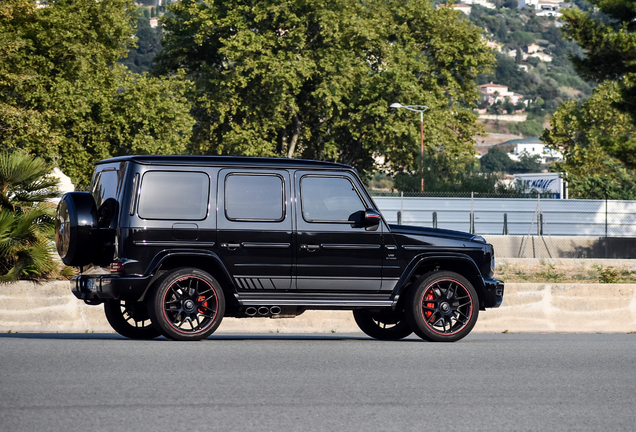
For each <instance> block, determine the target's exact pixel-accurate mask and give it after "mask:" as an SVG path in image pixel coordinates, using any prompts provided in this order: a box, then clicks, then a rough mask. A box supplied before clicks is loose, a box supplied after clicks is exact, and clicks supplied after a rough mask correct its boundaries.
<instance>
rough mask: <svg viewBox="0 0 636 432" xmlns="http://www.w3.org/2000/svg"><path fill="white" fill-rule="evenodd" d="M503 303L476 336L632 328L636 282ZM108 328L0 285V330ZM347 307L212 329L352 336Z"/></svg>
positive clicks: (56, 295) (520, 286) (527, 291)
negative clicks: (345, 334) (343, 334)
mask: <svg viewBox="0 0 636 432" xmlns="http://www.w3.org/2000/svg"><path fill="white" fill-rule="evenodd" d="M505 289H506V292H505V295H504V303H503V305H502V306H501V307H500V308H498V309H488V310H486V311H480V316H479V320H478V321H477V325H476V326H475V329H474V330H473V332H477V333H502V332H508V333H628V332H636V284H545V283H509V284H506V288H505ZM10 331H11V332H20V333H25V332H63V333H66V332H69V333H85V332H86V333H112V332H113V331H112V329H111V328H110V325H109V324H108V322H107V321H106V318H105V317H104V312H103V308H102V307H100V306H88V305H85V304H84V303H83V302H81V301H79V300H77V299H76V298H75V297H74V296H73V294H71V292H70V289H69V282H66V281H53V282H46V283H42V284H37V283H34V282H27V281H21V282H17V283H12V284H6V283H3V284H0V332H2V333H7V332H10ZM358 332H360V330H359V329H358V327H357V325H356V324H355V321H354V320H353V315H352V314H351V312H350V311H321V310H310V311H307V312H305V313H304V314H302V315H300V316H299V317H297V318H294V319H284V318H283V319H270V318H249V319H247V318H246V319H238V318H226V319H224V320H223V322H222V323H221V326H220V327H219V329H218V330H217V333H358Z"/></svg>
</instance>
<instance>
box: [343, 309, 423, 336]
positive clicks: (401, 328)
mask: <svg viewBox="0 0 636 432" xmlns="http://www.w3.org/2000/svg"><path fill="white" fill-rule="evenodd" d="M353 318H354V319H355V321H356V324H358V327H360V330H362V331H363V332H364V333H366V334H367V335H369V336H371V337H372V338H375V339H381V340H399V339H403V338H405V337H407V336H408V335H410V334H411V333H413V330H411V327H409V325H408V323H407V322H406V319H405V318H404V313H402V312H397V311H393V310H390V309H389V310H384V309H383V310H380V311H374V312H372V311H369V310H366V309H355V310H354V311H353Z"/></svg>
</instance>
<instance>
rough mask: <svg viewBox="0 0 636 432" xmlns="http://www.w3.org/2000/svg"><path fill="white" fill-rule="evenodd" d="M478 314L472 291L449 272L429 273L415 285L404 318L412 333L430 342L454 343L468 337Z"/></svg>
mask: <svg viewBox="0 0 636 432" xmlns="http://www.w3.org/2000/svg"><path fill="white" fill-rule="evenodd" d="M478 315H479V299H478V297H477V293H476V292H475V288H473V286H472V285H471V283H470V282H469V281H468V280H467V279H466V278H464V277H463V276H461V275H459V274H457V273H455V272H450V271H438V272H431V273H428V274H426V275H424V276H422V277H420V278H419V279H418V280H417V281H416V282H415V284H414V286H413V288H412V290H411V292H410V296H409V299H408V301H407V309H406V318H407V321H408V322H409V324H410V326H411V328H412V329H413V331H414V332H415V333H416V334H417V335H418V336H419V337H421V338H422V339H424V340H428V341H432V342H455V341H458V340H460V339H462V338H464V337H465V336H466V335H468V334H469V333H470V332H471V330H472V329H473V327H474V326H475V323H476V322H477V317H478Z"/></svg>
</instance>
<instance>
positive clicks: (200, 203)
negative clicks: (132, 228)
mask: <svg viewBox="0 0 636 432" xmlns="http://www.w3.org/2000/svg"><path fill="white" fill-rule="evenodd" d="M209 196H210V178H209V177H208V175H207V174H205V173H202V172H179V171H149V172H147V173H145V174H144V176H143V179H142V181H141V189H140V193H139V210H138V213H139V217H140V218H142V219H164V220H203V219H205V217H206V216H207V213H208V200H209Z"/></svg>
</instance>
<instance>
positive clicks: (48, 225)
mask: <svg viewBox="0 0 636 432" xmlns="http://www.w3.org/2000/svg"><path fill="white" fill-rule="evenodd" d="M50 172H51V166H50V165H48V164H47V163H46V162H44V160H42V159H41V158H37V157H32V156H29V155H27V154H25V153H23V152H20V151H14V152H10V153H8V152H3V153H0V281H13V280H17V279H21V278H25V277H36V278H37V277H41V276H45V275H47V274H49V273H51V272H53V271H54V270H55V268H56V264H55V263H54V262H53V260H52V258H51V257H52V253H53V248H52V243H51V240H50V238H51V235H52V234H53V216H54V214H55V206H53V205H51V204H49V203H46V202H45V200H47V199H50V198H54V197H56V196H59V192H58V190H57V185H58V180H57V179H55V178H53V177H51V176H49V173H50Z"/></svg>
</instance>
